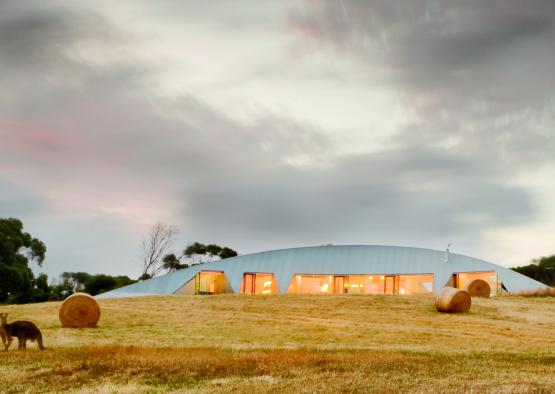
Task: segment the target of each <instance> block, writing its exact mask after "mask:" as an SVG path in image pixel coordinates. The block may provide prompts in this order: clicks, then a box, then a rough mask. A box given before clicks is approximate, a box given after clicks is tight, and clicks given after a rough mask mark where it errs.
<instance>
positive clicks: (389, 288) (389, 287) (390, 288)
mask: <svg viewBox="0 0 555 394" xmlns="http://www.w3.org/2000/svg"><path fill="white" fill-rule="evenodd" d="M384 290H385V294H395V276H394V275H386V277H385V289H384Z"/></svg>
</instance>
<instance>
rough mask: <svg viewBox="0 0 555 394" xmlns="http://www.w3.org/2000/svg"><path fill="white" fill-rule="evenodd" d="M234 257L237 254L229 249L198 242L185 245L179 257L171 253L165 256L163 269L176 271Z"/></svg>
mask: <svg viewBox="0 0 555 394" xmlns="http://www.w3.org/2000/svg"><path fill="white" fill-rule="evenodd" d="M235 256H237V252H236V251H234V250H233V249H231V248H228V247H221V246H219V245H216V244H209V245H204V244H202V243H200V242H194V243H192V244H189V245H187V247H186V248H185V250H184V251H183V253H182V254H181V256H179V257H177V256H176V255H175V254H173V253H170V254H167V255H165V256H164V258H163V262H164V265H163V267H164V269H166V270H168V271H176V270H179V269H183V268H188V267H190V266H193V265H197V264H204V263H207V262H209V261H213V260H215V259H217V258H219V259H221V260H223V259H227V258H229V257H235ZM183 261H187V262H188V263H184V262H183Z"/></svg>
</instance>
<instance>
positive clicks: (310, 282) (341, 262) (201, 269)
mask: <svg viewBox="0 0 555 394" xmlns="http://www.w3.org/2000/svg"><path fill="white" fill-rule="evenodd" d="M476 278H480V279H484V280H486V281H487V282H488V283H489V284H490V287H491V291H492V295H498V294H501V293H502V292H503V291H508V292H514V291H520V290H530V289H537V288H544V287H546V286H545V285H544V284H542V283H540V282H537V281H535V280H533V279H530V278H528V277H526V276H523V275H521V274H519V273H517V272H514V271H512V270H509V269H507V268H504V267H500V266H498V265H495V264H492V263H488V262H486V261H483V260H479V259H475V258H472V257H468V256H463V255H459V254H455V253H449V250H447V251H438V250H430V249H420V248H411V247H398V246H371V245H355V246H331V245H330V246H315V247H304V248H293V249H281V250H272V251H267V252H260V253H252V254H247V255H242V256H237V257H232V258H229V259H225V260H218V261H213V262H209V263H205V264H200V265H195V266H193V267H190V268H187V269H183V270H179V271H175V272H171V273H169V274H166V275H163V276H160V277H156V278H152V279H149V280H145V281H142V282H138V283H135V284H133V285H130V286H126V287H122V288H120V289H116V290H112V291H109V292H107V293H103V294H100V295H98V296H97V298H112V297H134V296H143V295H156V294H221V293H244V294H278V293H279V294H284V293H293V294H407V295H410V294H433V293H438V292H439V291H440V290H441V288H442V287H443V286H446V285H448V286H454V287H459V288H464V286H465V284H466V283H467V282H469V281H471V280H473V279H476Z"/></svg>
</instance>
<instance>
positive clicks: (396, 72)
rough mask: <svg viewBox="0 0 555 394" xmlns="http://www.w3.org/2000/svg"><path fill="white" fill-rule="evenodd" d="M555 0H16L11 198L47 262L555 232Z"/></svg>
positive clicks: (3, 29)
mask: <svg viewBox="0 0 555 394" xmlns="http://www.w3.org/2000/svg"><path fill="white" fill-rule="evenodd" d="M553 70H555V2H553V1H551V0H528V1H525V2H523V1H521V0H491V1H487V2H484V1H481V0H469V1H464V2H461V1H455V0H442V1H435V0H433V1H432V0H406V1H396V2H392V1H390V0H360V1H346V0H345V1H339V0H335V1H334V0H330V1H315V0H314V1H308V0H307V1H304V0H303V1H273V0H272V1H264V0H259V1H255V2H253V1H246V0H233V1H209V2H208V1H157V2H152V1H150V0H142V1H141V0H133V1H128V0H120V1H117V2H114V1H95V2H90V1H79V0H71V1H63V0H60V1H52V2H50V1H49V2H45V1H20V0H13V1H11V0H0V217H17V218H20V219H21V220H22V221H23V222H24V226H25V230H26V231H28V232H30V233H31V234H32V235H33V236H34V237H37V238H39V239H41V240H42V241H44V242H45V244H46V246H47V248H48V252H47V257H46V260H45V262H44V267H43V269H42V270H43V271H44V272H46V273H47V274H48V275H49V276H50V278H54V277H56V276H57V275H59V274H60V273H61V272H63V271H87V272H90V273H107V274H112V275H115V274H117V275H129V276H131V277H137V276H139V275H140V273H141V260H140V243H141V239H142V238H143V237H144V236H145V235H146V234H148V232H149V229H150V228H151V226H152V225H153V224H155V223H156V222H164V223H169V224H172V225H175V226H177V227H179V229H180V233H179V237H178V240H176V243H175V247H174V251H175V252H179V251H181V250H183V249H184V247H185V246H186V245H187V244H188V243H191V242H194V241H199V242H203V243H217V244H220V245H224V246H229V247H232V248H233V249H235V250H237V251H238V252H239V253H240V254H246V253H251V252H256V251H262V250H269V249H279V248H287V247H298V246H310V245H323V244H330V243H331V244H381V245H401V246H415V247H423V248H432V249H440V250H442V249H445V247H446V246H447V244H448V243H452V247H451V251H452V252H454V253H460V254H465V255H470V256H474V257H478V258H482V259H485V260H488V261H491V262H494V263H497V264H500V265H503V266H514V265H522V264H527V263H529V262H530V261H531V260H532V259H534V258H537V257H541V256H546V255H551V254H554V253H555V204H554V203H553V202H554V201H555V72H554V71H553Z"/></svg>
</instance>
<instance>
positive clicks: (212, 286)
mask: <svg viewBox="0 0 555 394" xmlns="http://www.w3.org/2000/svg"><path fill="white" fill-rule="evenodd" d="M223 292H224V273H223V272H216V271H201V272H199V273H198V274H197V275H196V276H195V294H220V293H223Z"/></svg>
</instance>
